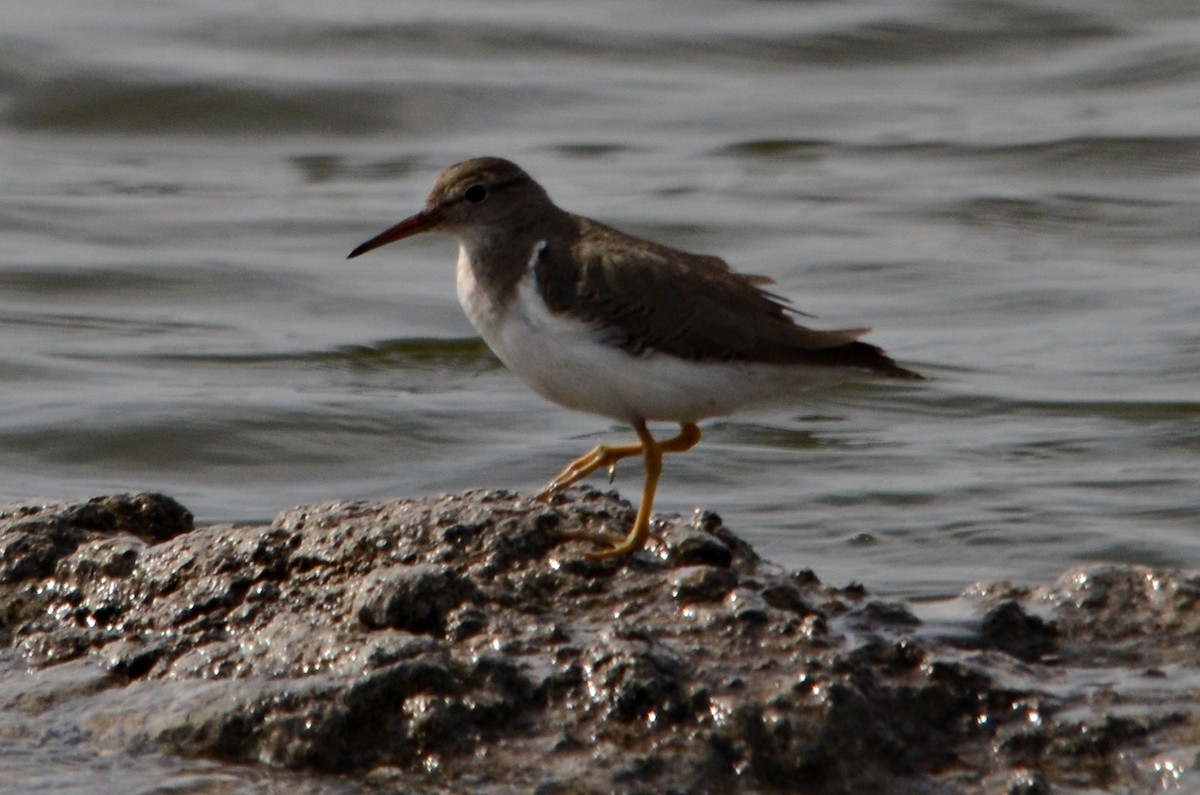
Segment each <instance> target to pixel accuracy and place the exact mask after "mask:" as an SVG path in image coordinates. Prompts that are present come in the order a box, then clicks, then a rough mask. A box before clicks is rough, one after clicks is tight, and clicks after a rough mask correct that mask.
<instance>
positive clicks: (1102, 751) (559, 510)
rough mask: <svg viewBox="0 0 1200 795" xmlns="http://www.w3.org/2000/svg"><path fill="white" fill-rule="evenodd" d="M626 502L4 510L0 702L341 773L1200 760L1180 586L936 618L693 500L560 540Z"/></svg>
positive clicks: (792, 776) (723, 776)
mask: <svg viewBox="0 0 1200 795" xmlns="http://www.w3.org/2000/svg"><path fill="white" fill-rule="evenodd" d="M630 518H631V509H630V506H629V505H628V504H627V503H625V502H623V501H621V500H620V499H619V498H618V497H617V496H616V495H615V494H613V493H602V492H599V491H593V490H586V489H572V490H570V491H569V492H568V493H567V494H566V495H563V496H561V497H559V498H557V499H556V500H555V501H554V502H553V504H550V505H547V504H544V503H540V502H536V501H533V500H530V499H527V498H525V497H523V496H521V495H516V494H511V493H508V492H501V491H480V492H471V493H468V494H464V495H452V496H445V497H439V498H434V499H426V500H413V501H399V502H386V503H370V502H334V503H325V504H321V505H311V506H304V507H300V508H296V509H294V510H291V511H287V512H285V513H283V514H281V515H280V516H279V517H278V518H277V519H276V520H275V521H274V522H272V523H270V524H268V525H247V526H231V525H212V526H208V527H198V528H197V527H194V526H193V525H192V522H191V517H190V515H189V514H188V513H187V511H186V510H185V509H183V508H182V506H179V505H178V504H177V503H174V502H173V501H171V500H170V499H169V498H165V497H161V496H157V495H124V496H120V497H112V498H99V499H97V500H91V501H89V502H87V503H82V504H76V505H71V504H59V505H50V506H35V507H12V506H10V507H9V508H8V509H6V510H5V511H4V512H3V513H2V514H0V550H2V551H3V553H4V554H3V558H2V560H0V641H2V642H3V643H4V644H5V646H6V647H7V649H8V652H7V653H6V654H3V655H0V685H2V684H3V682H9V683H10V685H8V689H7V690H6V689H4V687H2V686H0V692H18V693H20V696H18V697H14V698H12V699H10V701H8V702H5V706H4V707H3V709H5V710H16V711H19V713H20V714H21V715H27V714H36V715H37V720H38V722H39V725H40V727H41V728H40V731H41V732H43V735H44V736H55V735H65V736H74V735H72V732H74V733H75V734H79V733H80V732H86V735H87V737H88V739H87V742H88V743H89V744H90V745H91V746H93V747H96V748H98V749H100V750H102V751H104V752H106V753H107V752H112V751H126V752H136V753H146V752H159V753H163V752H166V753H175V754H182V755H186V756H190V757H206V758H209V759H217V760H228V761H232V762H236V763H243V764H256V765H276V766H279V767H280V768H293V769H299V770H310V771H323V772H327V773H334V774H338V776H339V778H337V779H336V780H337V781H338V782H340V783H339V785H338V786H339V787H340V786H342V785H343V784H344V785H345V787H346V788H347V789H346V790H344V791H363V792H367V791H376V790H378V789H379V788H384V789H388V790H395V791H401V790H412V791H428V792H461V791H473V792H485V793H509V792H531V791H533V792H543V793H557V792H571V793H592V792H612V791H622V792H626V791H629V792H681V793H682V792H697V793H715V792H729V791H749V792H763V793H769V792H781V793H782V792H793V791H797V790H798V789H799V790H800V791H804V792H807V793H811V795H842V794H843V793H857V792H888V793H904V794H909V793H926V792H932V793H939V795H952V794H954V793H963V794H964V795H974V794H975V793H979V794H980V795H982V793H985V792H986V793H992V792H1003V791H1007V792H1010V793H1022V795H1035V794H1036V793H1043V792H1055V791H1060V790H1061V791H1064V792H1066V791H1082V790H1085V789H1093V790H1095V789H1105V788H1107V789H1113V788H1123V790H1124V791H1149V790H1152V789H1153V788H1154V785H1155V783H1156V782H1161V781H1162V779H1161V770H1163V769H1169V770H1172V771H1186V770H1188V766H1189V765H1190V764H1191V761H1192V759H1193V758H1195V755H1196V751H1197V741H1196V740H1195V739H1194V738H1195V737H1196V736H1198V735H1200V733H1198V732H1197V731H1196V729H1197V726H1196V719H1195V718H1194V717H1193V716H1194V715H1195V714H1196V713H1198V712H1200V710H1198V709H1197V701H1198V700H1200V698H1198V696H1197V695H1196V693H1195V692H1194V691H1195V688H1194V687H1192V686H1191V684H1190V683H1191V682H1192V681H1193V677H1192V676H1191V675H1190V674H1188V673H1187V671H1190V670H1191V669H1190V667H1189V666H1194V649H1195V647H1196V643H1197V641H1198V640H1200V638H1198V637H1197V633H1198V630H1200V600H1197V598H1196V596H1197V595H1198V594H1200V587H1197V585H1198V583H1200V581H1197V580H1196V579H1195V578H1194V577H1189V576H1186V575H1180V574H1175V573H1171V572H1150V571H1146V570H1139V569H1131V568H1130V569H1120V568H1117V569H1102V570H1097V571H1095V572H1076V573H1073V574H1072V575H1070V576H1069V577H1067V578H1065V579H1064V580H1063V581H1062V582H1060V583H1059V585H1058V586H1057V587H1056V588H1054V589H1041V590H1038V589H1031V590H1026V591H1015V590H1013V589H1000V588H991V589H989V588H984V589H982V590H981V591H980V592H979V593H980V595H979V596H978V597H977V598H978V599H980V600H982V601H983V602H984V605H983V607H984V608H985V609H984V610H982V611H980V612H982V613H984V614H983V618H982V620H979V619H978V618H975V619H971V620H970V621H968V620H966V619H964V620H963V621H962V622H961V623H960V624H959V625H957V626H958V629H957V630H955V632H954V633H951V634H952V635H953V637H952V638H951V637H948V636H947V633H946V632H945V630H943V629H939V628H932V629H931V628H929V627H926V625H925V624H924V623H923V622H922V620H921V618H920V615H919V611H914V610H912V609H910V608H909V607H908V606H906V605H903V604H900V603H897V602H894V601H884V600H880V599H875V598H872V597H871V595H870V594H869V593H868V591H867V589H866V588H865V587H864V586H862V585H857V584H853V585H850V586H847V587H845V588H842V589H835V588H829V587H826V586H823V585H822V584H821V583H820V581H819V580H818V579H817V578H816V576H815V575H813V574H812V572H797V573H788V572H782V571H779V570H777V569H776V568H775V567H773V566H771V565H770V564H768V563H765V562H763V561H762V560H760V559H759V558H758V556H757V555H756V554H755V553H754V551H753V550H752V549H751V548H750V547H749V546H748V545H746V544H745V542H743V541H741V540H740V539H738V538H737V537H736V535H734V534H733V533H732V532H731V531H730V530H729V529H728V528H726V527H724V525H723V524H722V523H721V521H720V519H719V517H717V516H716V515H715V514H711V513H698V514H697V515H696V516H694V517H692V518H691V519H689V520H683V519H679V518H677V517H659V518H658V519H656V522H655V525H654V531H655V533H656V534H657V538H656V539H654V540H652V542H651V545H650V547H649V548H648V549H647V550H646V551H645V552H643V553H640V554H639V555H636V556H634V557H633V558H632V559H629V560H624V561H600V562H597V561H593V560H590V559H589V558H587V557H586V556H585V555H584V554H583V553H584V552H585V551H586V550H587V549H588V548H587V546H586V545H583V544H580V543H578V542H571V543H566V544H563V543H560V541H561V539H560V538H559V534H561V533H578V532H581V531H583V532H599V531H608V532H612V531H613V530H619V529H620V528H621V527H622V526H623V523H626V522H628V521H629V520H630ZM1034 605H1036V607H1037V610H1038V612H1041V613H1043V614H1049V615H1050V616H1051V618H1049V619H1042V618H1039V617H1036V616H1035V615H1034V614H1033V612H1032V607H1033V606H1034ZM964 612H965V608H964ZM976 615H977V616H978V615H979V614H978V613H977V614H976ZM4 666H8V667H4ZM1072 666H1076V667H1077V668H1078V669H1079V670H1080V671H1083V672H1085V673H1086V675H1080V676H1078V677H1077V678H1073V676H1072V671H1073V670H1074V668H1073V667H1072ZM1101 672H1103V673H1104V675H1103V676H1101V675H1100V673H1101ZM1177 673H1179V674H1180V675H1177ZM14 677H15V679H14ZM14 682H15V683H16V684H12V683H14ZM1096 683H1100V684H1096ZM2 721H3V718H0V727H2V725H3V724H2ZM0 736H3V733H2V732H0ZM1161 749H1171V750H1170V754H1173V755H1174V756H1171V757H1168V756H1166V754H1167V752H1166V751H1163V750H1161ZM1164 765H1166V766H1167V767H1163V766H1164ZM1172 765H1173V766H1172ZM263 775H268V774H266V773H264V774H263ZM1180 775H1185V773H1180ZM356 782H357V786H361V787H362V789H361V790H352V788H353V787H354V786H356ZM1172 782H1173V784H1174V783H1177V782H1176V780H1175V779H1172ZM1187 783H1188V782H1184V783H1183V784H1180V786H1184V785H1185V784H1187ZM1193 783H1194V782H1193ZM1160 788H1161V786H1160ZM339 791H343V790H339ZM1114 791H1115V790H1114Z"/></svg>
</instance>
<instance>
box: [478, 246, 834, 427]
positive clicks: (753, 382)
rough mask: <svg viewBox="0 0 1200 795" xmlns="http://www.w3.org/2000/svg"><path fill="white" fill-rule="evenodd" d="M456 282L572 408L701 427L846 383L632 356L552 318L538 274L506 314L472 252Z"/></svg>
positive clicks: (506, 355)
mask: <svg viewBox="0 0 1200 795" xmlns="http://www.w3.org/2000/svg"><path fill="white" fill-rule="evenodd" d="M531 254H533V252H531ZM457 284H458V299H459V302H460V303H461V304H462V306H463V309H464V310H465V311H466V313H467V317H468V318H469V319H470V321H471V323H472V325H474V326H475V328H476V329H477V330H478V331H479V333H480V335H482V336H483V339H484V341H485V342H487V344H488V346H489V347H490V348H491V349H492V350H493V351H494V352H495V354H496V356H498V357H499V358H500V360H501V361H502V362H504V364H505V365H507V366H508V367H509V369H511V370H512V371H513V372H514V373H516V374H517V375H518V376H519V377H520V378H521V380H523V381H525V383H527V384H529V386H530V387H532V388H533V389H534V391H536V392H537V393H538V394H540V395H542V396H543V397H545V398H547V399H549V400H552V401H554V402H555V403H558V404H559V405H562V406H566V407H567V408H571V409H576V410H578V411H586V412H590V413H592V414H599V415H601V416H604V417H610V418H612V419H614V420H619V421H621V422H633V421H634V420H638V419H642V420H669V421H673V422H699V421H700V420H702V419H705V418H708V417H719V416H723V415H725V414H730V413H732V412H733V411H736V410H737V409H738V408H740V407H742V406H745V405H747V404H750V403H754V402H757V401H760V400H763V399H764V398H766V397H769V396H770V395H772V394H775V393H778V392H780V391H782V390H786V389H801V388H804V387H809V386H816V385H819V384H828V383H836V382H838V381H842V380H845V378H846V374H845V373H839V372H837V371H836V370H832V369H828V370H827V369H824V368H811V367H788V366H783V365H769V364H759V363H744V362H734V363H728V362H713V363H700V362H690V361H686V360H683V359H679V358H676V357H674V356H670V355H668V354H663V353H656V352H648V353H644V354H640V355H633V354H630V353H628V352H627V351H624V350H622V349H621V348H618V347H615V346H613V345H610V344H607V343H605V342H602V341H601V340H600V335H599V334H597V332H596V330H595V328H594V327H592V326H590V325H587V324H584V323H580V322H578V321H576V320H574V319H572V318H570V317H568V316H566V315H555V314H553V313H551V312H550V311H549V310H548V309H547V308H546V306H545V304H544V303H543V302H542V299H541V296H540V295H538V293H537V289H536V287H535V285H534V280H533V273H532V270H529V271H527V272H526V275H525V277H524V278H523V279H522V280H521V282H520V284H519V286H518V289H517V293H516V295H515V301H513V302H512V304H511V305H509V306H507V307H505V308H504V309H503V310H502V309H500V308H499V307H496V306H495V305H494V304H493V303H492V302H491V301H490V300H489V299H488V298H487V296H486V295H485V294H484V293H483V292H482V290H480V288H479V285H478V283H477V282H476V280H475V276H474V273H473V271H472V269H471V266H470V259H469V257H468V255H467V253H466V251H465V250H460V252H459V260H458V272H457Z"/></svg>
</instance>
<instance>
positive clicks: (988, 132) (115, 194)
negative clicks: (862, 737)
mask: <svg viewBox="0 0 1200 795" xmlns="http://www.w3.org/2000/svg"><path fill="white" fill-rule="evenodd" d="M1197 42H1200V10H1198V9H1197V8H1196V6H1195V4H1194V3H1191V2H1165V1H1164V2H1156V3H1152V4H1147V3H1143V2H1137V1H1136V0H1106V1H1102V0H1055V1H1053V2H1038V3H1019V2H917V1H916V0H905V1H904V2H895V0H892V1H890V2H883V0H874V2H870V1H866V0H865V1H864V2H853V3H851V2H844V3H832V2H829V3H822V2H813V3H798V2H795V3H793V2H770V3H768V2H715V1H712V2H702V3H690V4H688V7H687V10H686V12H685V11H684V10H683V9H682V8H681V7H678V6H676V5H673V4H667V3H646V2H627V1H624V0H605V2H595V3H590V4H587V5H586V6H582V5H575V4H566V3H562V4H557V3H537V2H527V3H509V4H498V3H485V2H443V3H439V4H436V5H434V4H417V3H397V2H393V1H392V0H386V1H385V0H377V1H375V2H371V1H369V0H352V1H351V2H343V3H336V4H330V3H289V4H285V5H278V4H249V5H247V4H245V3H232V2H206V3H203V4H190V5H188V4H145V3H140V2H132V0H113V2H108V3H104V4H96V3H92V2H84V0H62V2H57V3H54V4H49V5H47V4H45V3H34V2H18V3H16V4H11V3H10V4H9V7H7V8H6V11H5V25H4V29H3V32H0V164H2V167H3V173H4V174H5V180H4V184H5V190H4V194H3V197H0V232H2V238H0V240H2V241H3V242H2V243H0V333H2V334H3V340H4V344H3V348H2V353H0V396H2V397H0V498H4V499H30V498H36V497H39V496H49V497H55V498H68V497H69V498H75V497H78V498H83V497H87V496H92V495H97V494H104V493H112V492H117V491H131V490H145V489H153V490H162V491H165V492H168V493H170V494H172V495H174V496H176V497H177V498H178V499H180V500H181V501H183V502H184V503H185V504H186V505H187V506H188V507H189V508H191V509H192V510H193V512H194V513H195V514H196V516H197V519H198V521H201V522H213V521H222V520H254V519H268V518H269V517H271V516H273V515H274V514H275V513H276V512H277V511H279V510H281V509H283V508H286V507H289V506H291V505H293V504H297V503H304V502H313V501H318V500H324V499H332V498H359V497H365V498H385V497H414V496H422V495H431V494H436V493H440V492H445V491H458V490H463V489H467V488H472V487H481V486H486V487H507V488H514V489H522V490H531V489H535V488H537V487H539V486H541V485H542V484H543V483H544V482H545V481H546V480H547V479H548V477H549V476H550V475H552V474H554V473H556V472H557V471H558V470H559V468H560V467H561V466H562V465H563V464H564V463H565V462H566V461H567V460H568V459H570V458H572V457H573V456H575V455H577V454H579V453H581V452H583V451H584V450H585V449H587V448H589V447H590V446H592V445H594V444H596V443H598V442H600V441H610V440H611V441H624V440H626V439H629V438H631V437H630V434H629V432H628V430H627V429H622V428H619V427H616V426H613V425H611V424H610V423H608V422H607V421H605V420H602V419H598V418H593V417H587V416H583V415H575V414H572V413H569V412H567V411H565V410H562V409H559V408H557V407H554V406H552V405H549V404H546V403H544V402H542V401H541V400H540V399H539V398H537V397H535V396H533V395H532V394H531V393H530V392H528V391H527V390H526V389H525V388H524V387H523V386H522V385H521V384H520V383H519V382H518V381H516V379H515V378H514V377H513V376H511V375H510V374H508V373H507V372H506V371H505V370H503V369H502V368H501V367H500V366H499V365H498V364H497V363H496V361H495V360H494V359H493V358H492V357H491V356H490V355H489V354H488V353H487V352H486V350H485V349H484V348H482V347H481V345H480V344H479V343H478V342H477V341H475V340H474V338H473V332H472V330H471V329H470V327H469V326H468V324H467V323H466V321H465V319H464V318H463V316H462V313H461V311H460V309H459V308H458V306H457V303H456V300H455V297H454V286H453V261H454V258H455V248H454V244H453V243H452V242H451V241H450V240H449V239H446V238H437V237H430V238H418V239H414V240H411V241H406V242H405V243H402V244H399V245H396V246H392V247H389V248H387V249H384V250H383V251H381V252H377V253H374V254H372V255H370V256H369V257H365V258H363V259H359V260H354V261H353V262H346V261H345V260H344V257H345V255H346V253H347V252H348V251H349V250H350V249H351V248H352V247H353V246H354V245H355V244H357V243H359V242H360V241H362V240H364V239H366V238H367V237H369V236H371V235H373V234H374V233H376V232H377V231H379V230H381V229H383V228H384V227H386V226H388V225H390V224H391V223H393V222H394V221H396V220H397V219H399V218H401V217H403V216H405V215H407V214H409V213H410V212H412V211H413V210H415V209H417V208H418V207H419V205H420V202H421V200H422V199H423V197H424V195H425V193H426V192H427V191H428V189H429V187H430V185H431V183H432V180H433V178H434V177H435V176H436V174H437V173H438V172H439V171H440V170H441V169H442V168H443V167H445V166H446V165H448V164H450V163H452V162H454V161H457V160H460V159H462V158H464V157H469V156H474V155H481V154H496V155H502V156H507V157H510V158H512V159H514V160H516V161H517V162H519V163H520V164H521V165H523V166H524V167H525V168H526V169H527V170H528V171H529V172H530V173H531V174H533V175H534V177H535V178H537V179H538V180H539V181H541V182H542V183H543V184H544V185H545V186H546V187H547V189H548V190H549V191H550V194H551V195H552V196H553V197H554V198H555V200H556V201H557V202H558V203H559V204H560V205H562V206H564V207H566V208H568V209H571V210H573V211H576V212H580V213H583V214H586V215H591V216H594V217H597V218H600V219H602V220H604V221H606V222H608V223H611V224H613V225H616V226H618V227H620V228H622V229H625V230H627V231H630V232H632V233H635V234H640V235H645V236H648V237H652V238H654V239H656V240H659V241H661V242H664V243H668V244H672V245H675V246H678V247H682V248H685V249H690V250H699V251H705V252H709V253H714V254H718V255H721V256H724V257H725V258H727V259H728V260H729V261H730V262H731V263H732V264H733V265H734V267H736V268H739V269H741V270H745V271H749V272H754V273H762V274H767V275H770V276H771V277H773V278H774V279H775V280H776V281H777V283H778V285H777V287H778V290H779V292H781V293H783V294H785V295H788V296H790V297H792V298H793V300H794V301H795V302H796V305H797V306H798V307H799V308H801V309H803V310H805V311H807V312H810V313H813V314H815V315H817V316H818V319H817V321H814V322H815V323H816V324H818V325H820V326H822V327H839V326H858V325H871V326H873V327H874V329H875V331H874V332H873V334H872V335H871V336H870V337H869V338H868V339H869V340H870V341H872V342H875V343H878V344H880V345H883V346H884V347H885V348H887V350H888V351H889V353H891V354H892V355H893V356H895V357H896V358H897V359H899V360H900V361H901V362H903V363H904V364H906V365H908V366H911V367H914V368H915V369H918V370H920V371H922V372H924V373H925V374H927V375H928V376H930V377H931V380H930V382H929V383H928V384H924V385H920V386H910V385H901V386H894V385H883V384H881V385H863V386H854V387H844V388H839V389H836V390H831V391H828V392H824V393H819V394H818V393H813V394H809V395H802V396H796V397H795V398H793V399H790V400H781V401H778V402H776V403H775V404H773V405H771V406H768V407H766V408H764V409H762V410H759V411H756V412H751V413H747V414H742V415H738V416H736V417H734V418H730V419H727V420H723V421H719V422H714V423H710V424H708V425H707V426H706V427H705V440H704V442H703V443H702V445H701V446H700V447H699V448H698V449H697V450H696V451H694V452H692V453H690V454H688V455H686V456H682V457H675V458H670V459H668V462H667V469H666V475H665V477H664V481H663V484H662V486H661V488H660V494H659V500H658V508H659V509H660V510H662V511H668V512H682V513H689V512H690V511H691V510H692V509H693V508H695V507H697V506H702V507H704V508H707V509H711V510H715V511H717V512H718V513H720V514H721V515H722V516H723V517H724V519H725V520H726V522H727V523H728V524H730V525H731V526H732V527H734V528H735V529H737V530H738V531H739V532H741V533H743V534H744V535H745V536H746V537H747V538H749V539H750V540H751V541H752V542H753V543H754V544H755V545H756V546H757V547H758V549H759V550H760V551H761V552H762V553H763V554H765V555H766V556H768V557H770V558H772V559H774V560H776V561H778V562H779V563H781V564H782V565H784V566H788V567H796V568H799V567H811V568H813V569H814V570H815V571H816V572H817V574H818V575H819V576H820V577H821V578H822V579H824V580H826V581H828V582H832V583H842V582H846V581H849V580H859V581H862V582H864V583H866V584H867V585H868V586H869V587H870V588H871V589H872V590H873V591H875V592H879V593H884V594H889V595H894V596H898V597H904V598H915V599H934V598H939V597H945V596H949V595H953V594H955V593H957V592H959V591H961V590H962V589H963V588H964V587H966V586H967V585H969V584H971V583H972V582H975V581H980V580H982V581H992V580H998V579H1006V578H1007V579H1013V580H1016V581H1021V582H1034V581H1045V580H1048V579H1051V578H1053V577H1055V576H1056V575H1057V574H1058V573H1060V572H1061V571H1063V570H1064V569H1066V568H1068V567H1070V566H1073V565H1077V564H1085V565H1086V564H1094V563H1098V562H1107V561H1118V562H1137V563H1148V564H1154V565H1160V564H1161V565H1172V566H1181V567H1195V566H1197V565H1200V534H1198V533H1197V532H1196V531H1197V530H1198V529H1200V475H1198V472H1200V467H1198V466H1197V451H1198V450H1200V395H1198V388H1197V387H1198V385H1200V377H1198V375H1197V373H1198V371H1200V326H1198V325H1197V323H1196V318H1197V316H1198V310H1200V279H1198V278H1197V275H1196V274H1197V266H1196V263H1195V251H1196V250H1197V246H1198V244H1200V225H1198V224H1197V218H1200V200H1198V199H1197V197H1198V196H1200V44H1197ZM662 430H663V431H667V430H669V429H668V428H663V429H662ZM639 485H640V471H639V470H638V467H637V466H636V465H633V464H631V465H628V466H624V467H623V469H622V471H621V473H620V477H619V480H618V481H617V486H618V487H619V488H621V489H622V492H623V493H624V494H626V495H627V496H630V497H636V495H637V491H638V487H639Z"/></svg>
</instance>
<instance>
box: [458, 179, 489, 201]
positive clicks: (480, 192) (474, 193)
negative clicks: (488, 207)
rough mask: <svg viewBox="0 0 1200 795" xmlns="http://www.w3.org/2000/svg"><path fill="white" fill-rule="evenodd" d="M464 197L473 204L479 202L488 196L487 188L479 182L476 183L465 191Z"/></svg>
mask: <svg viewBox="0 0 1200 795" xmlns="http://www.w3.org/2000/svg"><path fill="white" fill-rule="evenodd" d="M463 198H464V199H466V200H467V201H469V202H470V203H471V204H479V203H480V202H481V201H483V200H484V199H486V198H487V188H485V187H483V186H482V185H480V184H479V183H475V184H474V185H472V186H471V187H469V188H467V189H466V190H465V191H463Z"/></svg>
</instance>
